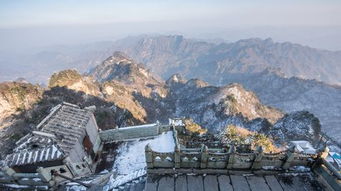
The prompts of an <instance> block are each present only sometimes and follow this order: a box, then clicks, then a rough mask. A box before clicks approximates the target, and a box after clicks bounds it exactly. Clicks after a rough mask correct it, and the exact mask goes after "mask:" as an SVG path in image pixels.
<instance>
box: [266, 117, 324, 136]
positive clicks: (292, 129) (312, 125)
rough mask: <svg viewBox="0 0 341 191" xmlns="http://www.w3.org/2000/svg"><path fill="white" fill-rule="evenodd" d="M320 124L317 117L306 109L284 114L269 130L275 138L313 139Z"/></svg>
mask: <svg viewBox="0 0 341 191" xmlns="http://www.w3.org/2000/svg"><path fill="white" fill-rule="evenodd" d="M319 132H321V125H320V121H319V120H318V118H316V117H315V116H314V115H313V114H311V113H309V112H307V111H298V112H293V113H290V114H286V115H285V116H284V117H283V118H282V119H280V120H278V121H277V123H276V124H275V125H274V126H273V128H272V129H271V131H270V132H269V134H270V135H272V137H274V139H277V140H281V141H283V140H292V139H293V138H294V139H300V140H308V141H311V140H315V141H317V140H318V138H319V134H318V133H319Z"/></svg>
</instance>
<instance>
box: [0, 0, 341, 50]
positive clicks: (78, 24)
mask: <svg viewBox="0 0 341 191" xmlns="http://www.w3.org/2000/svg"><path fill="white" fill-rule="evenodd" d="M139 34H182V35H185V37H187V38H199V39H223V40H226V41H236V40H239V39H241V38H252V37H259V38H268V37H271V38H273V39H274V40H275V41H280V42H281V41H291V42H297V43H301V44H303V45H309V46H312V47H316V48H322V49H329V50H341V0H271V1H270V0H235V1H231V0H173V1H167V0H163V1H161V0H145V1H143V0H0V42H1V43H0V53H1V51H9V50H10V51H19V50H20V49H21V50H24V51H27V50H30V49H32V47H45V46H51V45H64V44H77V43H87V42H96V41H107V40H117V39H119V38H123V37H126V36H133V35H139Z"/></svg>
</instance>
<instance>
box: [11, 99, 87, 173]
mask: <svg viewBox="0 0 341 191" xmlns="http://www.w3.org/2000/svg"><path fill="white" fill-rule="evenodd" d="M91 115H92V112H91V111H89V110H87V109H80V108H79V107H78V106H76V105H73V104H69V103H63V104H60V105H57V106H56V107H54V108H53V109H52V110H51V113H50V114H49V115H48V116H47V117H45V119H43V120H42V121H41V123H40V124H39V125H38V126H37V131H33V132H32V133H31V134H29V135H27V136H25V137H23V138H22V139H20V140H19V141H18V142H17V147H16V148H15V149H14V152H13V153H12V154H10V155H7V156H6V159H5V161H4V162H5V164H6V165H7V166H19V165H25V164H32V163H38V162H45V161H53V160H58V159H62V158H64V157H66V156H68V154H69V153H70V152H71V150H72V149H73V148H74V146H75V144H81V143H82V140H83V137H84V136H85V134H86V125H87V123H88V121H89V119H90V118H91Z"/></svg>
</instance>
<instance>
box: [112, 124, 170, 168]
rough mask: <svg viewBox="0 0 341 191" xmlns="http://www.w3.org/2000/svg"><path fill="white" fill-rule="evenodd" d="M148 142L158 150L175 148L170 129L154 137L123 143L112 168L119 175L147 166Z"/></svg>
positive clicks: (164, 150)
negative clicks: (146, 147)
mask: <svg viewBox="0 0 341 191" xmlns="http://www.w3.org/2000/svg"><path fill="white" fill-rule="evenodd" d="M147 144H150V146H151V148H152V149H153V150H154V151H157V152H173V151H174V148H175V143H174V138H173V132H172V131H168V132H166V133H163V134H161V135H159V136H157V137H155V138H153V139H147V140H138V141H131V142H125V143H122V144H121V145H120V146H119V148H118V150H117V152H118V154H117V157H116V160H115V162H114V165H113V168H112V170H113V171H116V172H117V174H118V175H124V174H131V173H133V172H134V171H137V170H139V169H142V168H144V167H146V159H145V153H144V151H145V146H146V145H147Z"/></svg>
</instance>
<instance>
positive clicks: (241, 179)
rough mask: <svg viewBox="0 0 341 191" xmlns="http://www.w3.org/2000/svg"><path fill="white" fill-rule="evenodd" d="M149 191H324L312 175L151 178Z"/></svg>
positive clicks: (146, 185)
mask: <svg viewBox="0 0 341 191" xmlns="http://www.w3.org/2000/svg"><path fill="white" fill-rule="evenodd" d="M145 190H146V191H218V190H219V191H253V190H262V191H271V190H276V191H286V190H309V191H310V190H324V189H323V188H322V187H321V186H320V185H319V184H318V183H317V181H315V178H314V177H313V175H312V174H310V173H307V174H300V175H297V174H283V175H265V176H262V175H251V174H245V175H240V174H239V175H237V174H236V175H180V176H159V177H158V176H148V178H147V180H146V183H145Z"/></svg>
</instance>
